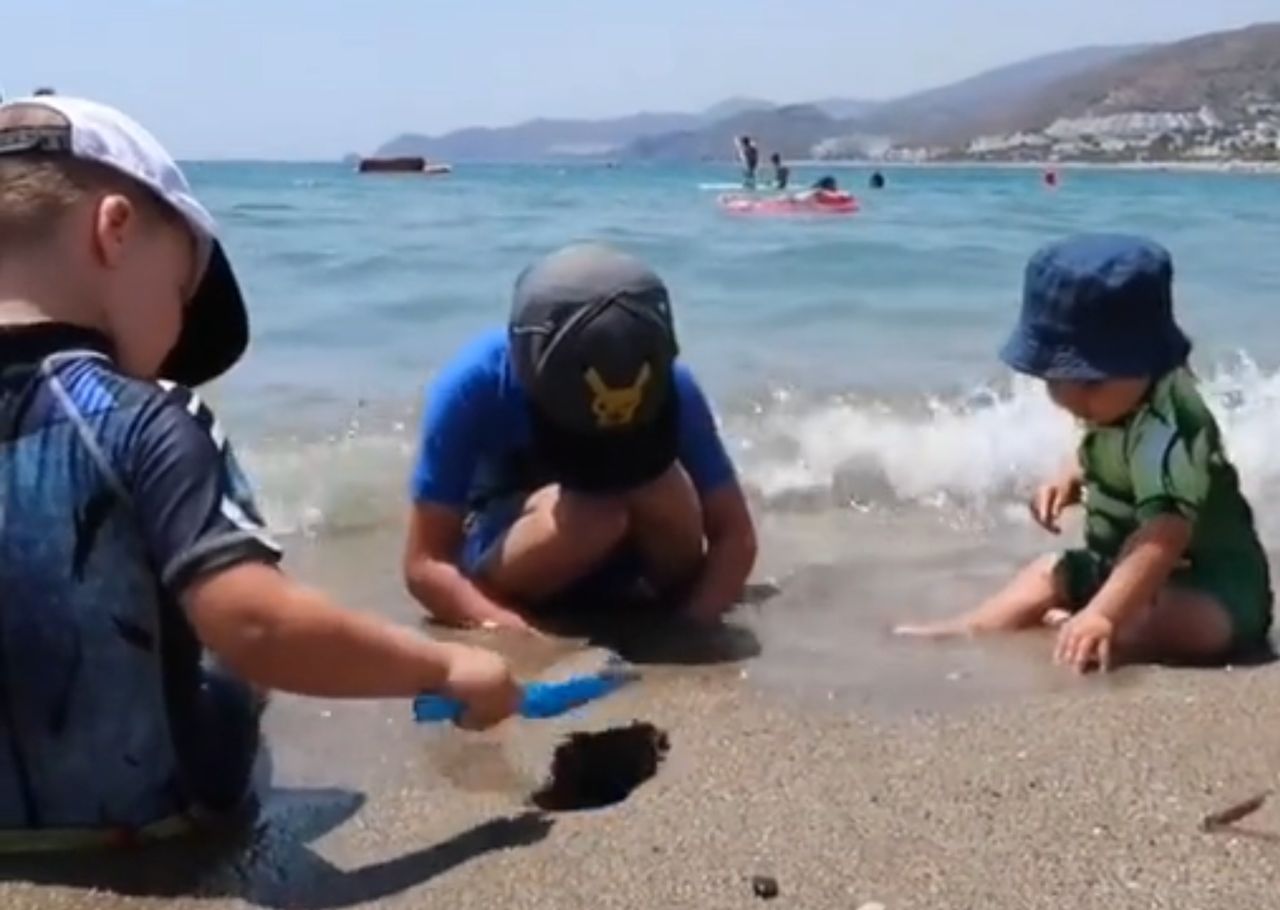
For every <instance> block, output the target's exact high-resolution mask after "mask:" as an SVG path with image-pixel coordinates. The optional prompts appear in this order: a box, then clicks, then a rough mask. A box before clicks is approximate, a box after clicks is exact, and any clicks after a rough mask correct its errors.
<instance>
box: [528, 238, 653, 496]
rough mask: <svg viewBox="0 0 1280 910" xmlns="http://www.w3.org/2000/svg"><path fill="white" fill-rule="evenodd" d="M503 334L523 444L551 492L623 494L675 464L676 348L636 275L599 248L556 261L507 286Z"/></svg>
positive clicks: (642, 273) (649, 274)
mask: <svg viewBox="0 0 1280 910" xmlns="http://www.w3.org/2000/svg"><path fill="white" fill-rule="evenodd" d="M508 328H509V333H510V349H511V358H512V364H513V366H514V368H515V373H516V376H517V377H518V378H519V380H520V383H521V385H522V386H523V387H524V389H525V391H526V392H527V393H528V395H529V398H530V399H531V400H532V402H533V412H534V413H533V418H534V420H533V427H534V444H535V447H536V448H537V449H538V450H539V451H540V454H541V456H542V458H543V459H544V460H545V461H546V462H548V463H549V464H550V466H551V467H552V469H553V470H554V472H555V474H556V479H557V480H558V481H559V482H561V483H563V484H565V485H567V486H569V487H573V488H579V489H585V490H601V491H603V490H614V489H627V488H631V487H634V486H636V485H638V484H641V483H644V482H646V481H648V480H651V479H653V478H654V477H656V476H658V475H659V474H661V473H662V472H663V471H664V470H666V468H667V467H669V466H670V465H671V464H672V462H674V461H675V458H676V448H677V438H676V434H677V406H678V405H677V396H676V394H675V389H674V387H673V382H674V365H675V359H676V355H677V353H678V347H677V344H676V337H675V328H674V325H673V323H672V316H671V303H670V300H669V298H668V295H667V288H666V286H665V285H664V284H663V282H662V279H660V278H659V277H658V276H657V274H655V273H654V271H653V270H652V269H650V268H649V267H648V266H647V265H645V264H644V263H643V262H641V261H640V260H638V259H636V258H635V257H633V256H629V255H627V254H626V253H623V252H621V251H619V250H616V249H613V248H612V247H608V246H604V245H602V244H575V245H572V246H568V247H565V248H563V249H561V250H558V251H557V252H555V253H552V254H551V255H549V256H547V257H546V258H544V259H542V260H541V261H539V262H537V263H535V264H534V265H532V266H530V267H529V268H528V269H526V270H525V271H524V273H523V274H522V275H521V276H520V278H519V280H518V281H517V282H516V288H515V300H514V303H513V306H512V309H511V320H510V323H509V327H508Z"/></svg>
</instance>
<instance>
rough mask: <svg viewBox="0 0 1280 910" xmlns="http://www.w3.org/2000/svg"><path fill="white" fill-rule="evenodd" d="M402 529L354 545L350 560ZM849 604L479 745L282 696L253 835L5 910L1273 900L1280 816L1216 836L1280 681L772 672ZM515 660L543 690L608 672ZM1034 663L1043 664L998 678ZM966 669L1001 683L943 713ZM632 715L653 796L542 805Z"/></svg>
mask: <svg viewBox="0 0 1280 910" xmlns="http://www.w3.org/2000/svg"><path fill="white" fill-rule="evenodd" d="M391 541H392V537H391V536H390V535H387V536H382V535H373V536H370V537H369V538H368V539H367V540H363V541H356V542H352V541H347V542H345V543H344V547H345V548H346V549H345V552H346V553H347V557H346V558H348V559H350V560H351V561H352V562H351V563H348V565H354V564H359V563H361V562H367V560H369V559H373V558H377V556H376V554H378V553H383V554H385V552H386V547H387V546H389V545H390V543H391ZM961 555H964V554H961ZM869 558H870V559H873V560H876V559H882V558H883V554H869ZM966 558H968V557H966ZM294 564H295V566H296V567H297V568H298V569H299V570H300V571H302V572H303V573H304V574H306V575H307V576H308V577H310V578H313V579H315V580H317V581H320V582H324V583H328V584H339V585H340V584H341V581H342V578H343V577H346V578H348V579H349V578H350V577H351V575H349V574H347V573H345V572H344V570H343V567H342V565H340V564H336V563H335V562H334V561H333V560H332V559H331V558H330V554H327V553H325V552H323V551H322V550H318V549H312V550H307V549H306V548H303V550H302V551H301V552H298V553H296V555H295V557H294ZM766 568H767V567H766ZM364 577H365V579H366V580H365V581H364V582H362V587H361V588H360V589H355V588H352V587H351V585H350V584H348V585H347V590H346V591H345V592H344V593H346V594H347V596H348V598H350V599H352V600H353V601H358V602H362V603H366V604H376V605H377V606H378V608H379V609H385V610H386V611H387V612H389V613H391V614H392V615H395V616H397V617H399V618H402V619H404V620H405V621H414V619H415V617H414V613H413V608H412V607H411V606H409V605H408V604H407V603H405V601H404V598H403V597H401V596H400V594H399V592H398V588H397V582H396V581H395V579H394V578H387V579H386V580H385V582H377V583H370V582H369V581H368V580H367V579H368V577H369V573H367V572H366V573H364ZM841 586H842V579H841V578H840V577H838V576H831V575H830V573H828V574H827V575H825V576H824V575H818V576H814V577H809V578H807V579H806V578H805V577H800V578H795V579H791V580H789V581H787V582H784V584H783V589H782V592H781V593H780V594H778V595H777V596H776V597H773V598H772V599H770V600H768V601H767V602H766V603H764V604H762V605H760V606H758V607H755V608H748V609H744V611H743V613H744V617H743V618H742V619H741V620H737V621H735V624H734V631H731V632H729V633H726V634H724V635H722V636H721V637H720V638H719V639H715V640H711V641H706V642H702V643H701V644H699V643H695V642H692V641H690V640H689V639H688V638H687V637H685V638H682V639H681V640H678V641H667V642H665V643H662V642H661V641H660V638H650V639H649V640H648V642H647V644H648V645H650V646H652V645H654V644H658V645H659V646H658V647H650V648H649V650H648V651H647V652H646V651H645V650H644V649H637V650H636V651H635V652H634V653H632V654H631V656H632V657H633V658H635V659H637V661H638V662H639V664H640V666H641V667H642V669H643V671H644V673H645V677H644V679H643V681H642V682H641V683H640V684H639V685H637V686H634V687H632V688H630V689H628V690H624V691H623V692H622V693H620V694H618V695H616V696H615V697H614V698H612V699H610V700H607V701H605V702H603V703H600V704H598V705H596V706H592V707H590V708H589V709H587V710H585V711H583V712H581V713H580V715H579V716H577V717H574V718H571V719H567V720H561V721H555V722H544V723H523V724H521V723H512V724H508V725H506V726H505V727H504V728H501V729H499V730H497V731H494V732H492V733H489V734H484V735H479V736H476V735H469V734H462V733H458V732H454V731H451V730H437V729H429V728H415V727H414V726H413V725H412V724H411V723H410V722H409V719H408V709H407V706H403V705H395V704H363V705H350V704H336V703H324V702H306V701H303V700H299V699H294V698H287V697H280V698H277V699H276V701H275V702H274V704H273V706H272V708H271V709H270V711H269V713H268V729H269V735H270V738H271V742H272V750H271V760H270V766H271V767H270V769H269V772H270V774H271V778H272V782H271V784H270V789H269V791H267V793H268V795H267V796H266V800H265V807H264V809H263V812H262V814H261V816H260V817H259V819H258V821H257V822H256V824H255V825H254V826H253V827H252V830H250V831H249V832H248V833H247V834H245V835H243V836H242V837H240V838H239V839H232V840H231V841H229V842H227V843H219V844H216V845H213V846H211V847H206V848H203V849H202V850H201V851H196V850H194V849H192V848H187V847H183V848H174V847H169V848H162V849H156V850H152V851H149V852H145V853H143V854H141V855H139V856H134V857H131V858H123V857H116V856H95V857H90V856H80V857H71V858H67V859H59V860H50V859H40V860H36V859H13V858H10V859H8V860H5V861H4V862H3V863H0V870H3V873H2V876H3V882H4V884H0V906H4V907H5V908H6V910H27V908H59V910H80V908H90V907H111V908H117V910H126V908H128V910H132V908H141V907H148V906H161V905H163V906H167V907H174V908H188V907H190V908H196V907H202V908H211V910H221V908H232V907H236V908H239V907H264V908H279V910H285V908H315V910H319V908H339V907H343V908H345V907H380V908H398V907H405V908H407V907H456V908H473V907H474V908H493V907H519V908H548V910H550V908H556V910H560V908H577V907H582V908H592V910H598V908H615V907H616V908H651V907H690V908H720V907H723V908H742V907H750V906H756V905H758V904H763V903H765V902H766V901H765V899H764V898H761V897H758V896H757V895H756V893H755V891H754V890H753V882H752V879H753V877H768V878H769V879H772V880H773V882H776V886H777V891H778V894H777V896H776V897H775V898H772V899H771V900H770V901H768V902H769V903H771V904H772V905H774V906H779V907H797V908H828V907H829V908H855V910H856V908H863V907H871V908H874V907H875V906H876V905H877V904H878V905H880V906H882V907H884V908H886V910H888V908H894V910H896V908H1011V910H1012V908H1039V907H1044V908H1057V907H1065V906H1071V907H1075V908H1094V907H1097V908H1109V910H1114V908H1128V907H1132V908H1145V907H1178V908H1214V907H1230V908H1253V907H1257V908H1263V907H1267V906H1273V905H1274V887H1275V885H1274V883H1275V880H1276V875H1277V872H1280V869H1278V868H1277V860H1278V859H1280V803H1277V804H1275V805H1271V804H1268V805H1265V806H1264V807H1263V808H1262V810H1261V811H1259V812H1257V813H1256V814H1255V815H1252V816H1250V817H1249V818H1247V819H1244V820H1243V821H1241V822H1240V823H1239V824H1238V825H1237V826H1235V827H1233V828H1231V829H1229V830H1226V831H1222V832H1217V833H1205V832H1203V831H1201V830H1200V827H1199V826H1200V822H1201V820H1202V818H1203V817H1204V816H1205V815H1206V814H1207V813H1211V812H1214V811H1216V810H1220V809H1223V808H1224V807H1227V806H1230V805H1231V804H1233V803H1236V802H1239V801H1240V800H1243V799H1247V798H1248V797H1251V796H1254V795H1256V794H1258V793H1259V792H1261V791H1264V790H1266V789H1267V788H1270V787H1273V786H1275V785H1276V783H1277V779H1278V773H1277V772H1278V771H1280V734H1277V733H1275V732H1274V724H1273V723H1271V720H1272V718H1273V717H1274V716H1275V714H1276V713H1277V712H1278V711H1280V695H1278V694H1277V693H1278V692H1280V686H1277V682H1278V681H1280V669H1277V668H1276V667H1271V666H1263V667H1253V668H1237V669H1233V670H1231V671H1221V670H1219V671H1194V670H1168V669H1160V668H1132V669H1128V670H1124V671H1121V672H1119V673H1117V674H1114V675H1112V676H1110V677H1107V678H1095V679H1084V680H1078V679H1074V678H1071V677H1068V676H1066V675H1064V674H1058V673H1056V672H1055V671H1053V670H1051V669H1049V668H1046V667H1044V665H1043V660H1042V659H1043V658H1044V656H1045V655H1046V654H1047V648H1048V639H1046V638H1043V637H1037V636H1034V635H1033V636H1030V637H1029V638H1027V639H1023V640H1021V641H1020V642H1018V644H1017V645H1016V646H1014V648H1013V652H1012V653H1002V649H1001V648H999V647H996V646H994V645H986V644H965V645H962V646H956V647H955V648H951V647H947V648H940V649H932V650H931V649H928V648H926V649H924V650H915V651H913V652H911V653H912V654H913V655H915V656H914V657H913V658H911V660H912V661H913V663H912V664H911V665H910V666H908V667H905V668H904V667H899V668H898V674H899V675H898V676H897V677H896V679H897V680H898V682H900V681H901V680H902V679H903V678H904V676H903V675H902V674H903V673H904V672H905V673H914V674H916V675H917V676H918V677H919V679H918V682H917V688H918V689H920V690H922V691H926V690H930V691H932V693H933V695H932V696H931V697H929V698H925V699H923V700H913V699H912V698H895V697H894V695H895V693H894V692H893V691H891V689H893V688H895V687H897V685H898V683H897V682H895V677H890V678H888V679H886V680H885V681H884V682H883V683H882V684H880V685H877V682H876V680H875V679H874V678H868V676H867V674H865V673H862V674H860V673H859V668H858V667H856V666H853V665H852V662H853V661H854V660H856V659H857V655H851V665H850V667H849V668H848V674H847V675H848V678H849V679H852V680H855V681H856V685H854V686H853V687H852V688H846V689H845V690H841V691H835V690H832V691H830V692H828V693H826V695H824V694H823V691H822V688H821V686H820V685H819V686H810V687H809V688H807V689H806V690H805V691H786V690H784V689H783V688H780V687H778V686H775V685H771V684H769V682H768V676H769V673H768V667H769V663H770V656H769V655H770V644H771V640H772V638H773V637H774V636H775V634H776V632H775V630H776V628H778V627H779V624H785V622H786V619H787V617H788V616H789V615H791V614H797V621H800V620H801V619H802V618H803V616H804V613H805V609H806V607H811V606H812V604H806V603H803V602H802V601H806V600H807V601H812V600H813V599H815V598H822V597H827V598H830V599H832V600H833V601H834V600H838V599H839V597H840V595H839V593H838V592H839V590H840V589H841ZM850 621H851V622H856V620H854V619H851V620H850ZM821 633H822V629H821V627H819V628H818V629H817V631H816V634H821ZM867 634H869V635H870V634H873V632H871V631H870V627H868V632H867ZM752 643H755V645H756V646H755V647H752V646H751V645H752ZM506 645H507V648H508V650H509V651H510V652H511V653H512V654H513V655H514V656H516V657H517V658H518V660H517V665H518V668H519V669H520V670H521V672H523V673H525V674H529V675H533V674H539V673H543V674H545V675H549V676H554V675H561V674H565V673H568V672H572V670H573V669H574V668H577V667H581V666H587V665H590V664H591V663H593V662H595V661H597V660H599V659H600V656H601V654H600V652H599V651H597V650H594V649H591V648H589V647H586V646H585V645H583V644H581V643H577V642H552V643H548V644H546V645H542V646H538V647H531V646H528V645H521V646H517V647H514V648H513V647H511V645H510V643H509V642H507V643H506ZM721 646H723V647H721ZM876 647H877V646H875V644H874V643H872V644H871V646H870V649H871V650H874V649H875V648H876ZM780 649H781V650H782V651H784V652H785V645H782V646H780ZM1003 652H1008V649H1007V648H1006V649H1003ZM753 653H758V654H759V656H756V657H752V658H749V659H745V660H737V659H735V658H739V657H743V656H744V655H750V654H753ZM868 653H870V652H868ZM1011 660H1012V661H1014V662H1015V663H1017V665H1019V666H1024V667H1026V666H1034V667H1035V668H1036V670H1035V672H1034V673H1029V674H1024V675H1023V676H1022V677H1019V679H1020V680H1021V681H1020V683H1019V684H1018V685H1014V686H1008V685H1003V686H1002V685H999V684H997V683H998V681H997V680H996V679H995V677H996V675H998V674H1007V671H1008V670H1009V668H1010V667H1012V666H1014V663H1010V661H1011ZM955 667H964V669H963V670H961V671H956V670H955V669H954V668H955ZM969 675H973V676H974V677H976V678H977V679H979V680H982V679H983V678H984V676H985V679H986V682H987V683H988V684H987V685H980V686H976V687H971V689H970V691H969V697H964V698H952V699H948V698H946V697H945V694H944V690H945V689H946V687H947V686H948V685H953V686H954V685H963V682H964V680H963V679H962V677H965V676H969ZM898 694H902V693H898ZM928 703H932V704H933V705H934V707H932V708H925V707H922V705H925V704H928ZM634 720H641V721H646V722H649V723H652V724H654V725H656V726H657V727H658V728H661V729H662V730H664V731H666V733H667V735H668V737H669V741H670V752H669V754H668V755H667V758H666V761H665V762H664V763H663V764H662V766H661V767H660V769H659V770H658V773H657V774H656V775H655V776H654V777H653V778H652V779H651V780H648V781H647V782H645V783H643V784H642V785H641V786H639V788H638V789H636V790H635V791H634V792H633V793H632V794H631V795H630V797H629V798H627V799H626V800H625V801H623V802H621V803H619V804H617V805H614V806H612V807H609V808H605V809H601V810H597V811H582V812H566V813H557V812H551V813H540V812H536V811H532V810H531V808H530V806H529V804H528V797H529V795H530V794H531V793H532V791H533V790H535V789H536V788H537V786H538V784H539V783H540V782H541V780H542V779H543V778H544V777H545V775H546V773H547V769H548V768H549V766H550V764H551V758H552V754H553V752H554V750H555V747H556V746H557V744H558V743H559V742H560V741H561V739H562V737H563V736H565V734H567V733H568V732H570V731H582V730H587V731H592V730H602V729H607V728H610V727H617V726H620V725H627V724H630V723H631V722H632V721H634ZM263 770H264V772H266V771H268V769H267V768H266V767H264V769H263ZM765 887H766V893H768V889H767V886H765Z"/></svg>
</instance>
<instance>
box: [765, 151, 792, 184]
mask: <svg viewBox="0 0 1280 910" xmlns="http://www.w3.org/2000/svg"><path fill="white" fill-rule="evenodd" d="M769 163H770V164H772V165H773V185H774V188H775V189H778V190H785V189H786V188H787V184H789V183H790V182H791V168H789V167H787V166H786V165H785V164H783V163H782V156H781V155H779V154H778V153H777V152H774V153H773V154H772V155H770V156H769Z"/></svg>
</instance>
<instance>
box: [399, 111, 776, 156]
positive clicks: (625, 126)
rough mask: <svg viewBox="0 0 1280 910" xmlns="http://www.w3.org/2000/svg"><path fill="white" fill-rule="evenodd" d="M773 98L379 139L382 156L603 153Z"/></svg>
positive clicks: (731, 114) (728, 115)
mask: <svg viewBox="0 0 1280 910" xmlns="http://www.w3.org/2000/svg"><path fill="white" fill-rule="evenodd" d="M773 107H774V105H773V102H771V101H763V100H760V99H756V98H730V99H727V100H725V101H721V102H719V103H718V104H714V105H712V106H711V107H709V108H707V109H706V110H705V111H700V112H696V113H687V114H682V113H642V114H633V115H631V116H628V117H614V118H610V119H606V120H575V119H555V120H553V119H545V118H539V119H537V120H529V121H527V122H525V123H519V124H516V125H515V126H505V127H492V128H490V127H472V128H469V129H464V130H457V131H455V132H452V133H446V134H444V135H442V136H424V135H421V134H417V133H405V134H404V135H401V136H397V137H396V138H395V139H392V140H391V141H390V142H387V143H386V144H384V145H382V146H381V147H380V148H379V149H378V150H377V152H376V154H377V155H378V156H380V157H394V156H398V155H421V156H423V157H425V158H428V159H434V160H443V161H538V160H546V159H555V158H566V157H575V156H601V155H608V154H610V153H612V152H614V151H618V150H620V149H621V148H623V147H624V146H626V145H628V144H629V143H631V142H634V141H635V140H637V139H639V138H641V137H643V136H653V135H658V134H662V133H671V132H678V131H682V130H698V129H701V128H702V127H705V126H708V125H709V124H712V123H716V122H718V121H721V120H724V119H728V118H732V117H737V116H740V115H744V114H751V113H754V112H758V111H763V110H770V109H772V108H773Z"/></svg>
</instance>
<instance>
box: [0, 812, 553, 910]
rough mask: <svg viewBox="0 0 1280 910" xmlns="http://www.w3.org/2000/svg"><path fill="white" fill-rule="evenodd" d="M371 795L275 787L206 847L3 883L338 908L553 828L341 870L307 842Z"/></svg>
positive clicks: (81, 864)
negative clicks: (258, 807) (249, 816)
mask: <svg viewBox="0 0 1280 910" xmlns="http://www.w3.org/2000/svg"><path fill="white" fill-rule="evenodd" d="M363 804H364V796H363V795H362V794H359V793H354V792H351V791H348V790H327V789H326V790H300V789H299V790H289V789H286V790H274V791H272V793H271V794H270V796H269V797H268V798H267V800H266V802H265V804H264V807H263V809H262V812H261V813H260V814H259V816H258V817H257V818H256V819H255V820H254V821H253V822H249V823H246V824H245V825H243V826H241V827H240V828H239V829H238V830H236V831H234V832H225V833H222V834H219V835H217V836H216V837H212V838H209V839H205V840H201V841H200V842H198V843H195V842H191V843H186V842H184V843H171V844H161V845H155V846H151V847H145V848H141V849H139V850H136V851H129V852H118V853H116V852H102V853H94V854H86V853H75V854H53V855H39V856H36V855H33V856H8V857H0V881H6V882H12V881H18V882H29V883H33V884H41V885H57V886H61V887H71V888H83V889H86V890H95V891H100V892H101V891H105V892H108V893H113V894H117V895H123V896H130V897H151V898H162V899H163V898H177V897H188V898H190V897H196V898H208V899H214V898H224V899H225V898H236V899H239V900H243V901H245V902H247V903H249V904H251V905H253V906H257V907H266V908H272V910H275V908H279V910H285V908H289V910H295V908H296V910H330V908H342V907H352V906H355V905H357V904H360V903H363V902H370V901H377V900H380V899H382V898H386V897H389V896H391V895H395V894H399V893H401V892H403V891H407V890H409V889H411V888H415V887H418V886H420V885H423V884H425V883H427V882H429V881H431V880H432V879H433V878H436V877H437V876H439V875H443V874H445V873H446V872H449V871H450V870H451V869H454V868H456V867H458V866H461V865H463V864H465V863H467V862H470V861H471V860H473V859H478V858H479V857H482V856H484V855H485V854H487V853H491V852H494V851H498V850H509V849H513V848H516V847H525V846H531V845H533V844H536V843H538V842H540V841H542V840H543V839H544V838H546V836H547V835H548V834H549V833H550V831H551V828H552V825H553V822H552V820H551V819H549V818H547V817H546V816H545V815H543V814H542V813H540V812H534V811H530V812H526V813H523V814H520V815H516V816H512V817H508V818H497V819H493V820H491V821H488V822H485V823H483V824H481V825H477V826H476V827H474V828H471V829H470V830H467V831H463V832H461V833H459V834H457V835H455V836H454V837H451V838H449V839H448V840H447V841H444V842H442V843H438V844H434V845H432V846H430V847H425V848H423V849H420V850H415V851H413V852H411V853H406V854H403V855H401V856H397V857H395V858H393V859H389V860H385V861H383V862H378V863H373V864H370V865H367V866H362V867H360V868H357V869H350V870H347V869H338V868H336V867H335V866H333V865H332V864H331V863H329V862H328V861H327V860H325V859H324V858H323V857H321V856H320V855H319V854H317V853H316V852H315V851H313V850H312V849H311V848H310V847H308V846H307V845H308V844H309V843H311V842H312V841H315V840H317V839H318V838H320V837H322V836H324V835H325V834H327V833H329V832H330V831H332V830H333V829H334V828H337V827H338V826H339V825H341V824H343V823H345V822H346V821H348V820H349V819H350V818H351V817H352V816H354V815H355V814H356V812H358V811H359V809H360V808H361V806H362V805H363Z"/></svg>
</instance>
